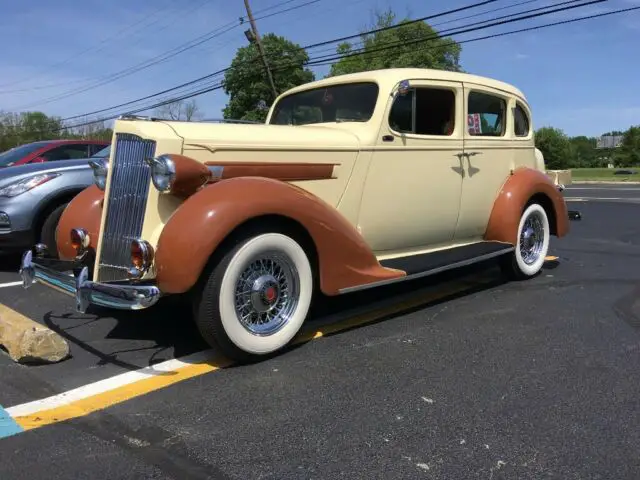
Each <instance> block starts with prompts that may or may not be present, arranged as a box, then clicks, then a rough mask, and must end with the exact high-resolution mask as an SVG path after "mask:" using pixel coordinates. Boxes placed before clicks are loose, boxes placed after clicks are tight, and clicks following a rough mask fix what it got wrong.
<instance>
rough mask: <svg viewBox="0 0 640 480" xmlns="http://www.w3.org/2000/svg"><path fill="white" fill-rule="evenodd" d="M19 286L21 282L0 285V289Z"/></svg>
mask: <svg viewBox="0 0 640 480" xmlns="http://www.w3.org/2000/svg"><path fill="white" fill-rule="evenodd" d="M19 285H22V282H9V283H0V288H7V287H17V286H19Z"/></svg>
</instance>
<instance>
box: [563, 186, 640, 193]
mask: <svg viewBox="0 0 640 480" xmlns="http://www.w3.org/2000/svg"><path fill="white" fill-rule="evenodd" d="M566 190H615V191H616V192H637V191H639V190H640V187H633V188H626V187H623V188H619V187H613V188H607V187H574V186H568V187H567V188H566Z"/></svg>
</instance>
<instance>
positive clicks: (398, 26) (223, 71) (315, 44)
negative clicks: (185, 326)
mask: <svg viewBox="0 0 640 480" xmlns="http://www.w3.org/2000/svg"><path fill="white" fill-rule="evenodd" d="M495 1H497V0H484V1H482V2H479V3H474V4H471V5H467V6H464V7H460V8H455V9H453V10H446V11H444V12H440V13H437V14H433V15H428V16H426V17H422V18H423V19H427V18H438V17H443V16H446V15H450V14H453V13H458V12H461V11H465V10H470V9H472V8H477V7H480V6H483V5H487V4H489V3H493V2H495ZM576 1H577V0H576ZM602 1H604V0H602ZM417 21H419V20H413V21H412V22H411V23H415V22H417ZM405 25H407V23H404V24H397V25H391V26H388V27H384V28H383V29H374V30H371V31H368V32H364V34H371V33H375V32H378V31H382V30H391V29H394V28H400V27H402V26H405ZM359 35H360V34H359ZM357 36H358V35H354V36H352V37H357ZM344 38H346V37H341V38H338V39H336V40H327V41H322V42H319V43H314V44H310V45H305V46H303V47H300V48H301V49H302V50H310V49H313V48H316V47H318V46H323V45H328V44H329V43H336V42H339V41H342V40H343V39H344ZM259 60H260V57H259V56H256V57H255V58H252V59H250V60H248V61H247V64H251V63H253V62H256V61H259ZM231 69H232V67H226V68H223V69H221V70H218V71H216V72H213V73H210V74H207V75H204V76H202V77H199V78H196V79H194V80H191V81H189V82H186V83H183V84H181V85H178V86H175V87H172V88H168V89H165V90H162V91H160V92H157V93H154V94H151V95H147V96H145V97H142V98H139V99H136V100H132V101H129V102H125V103H121V104H119V105H115V106H113V107H109V108H103V109H100V110H96V111H93V112H90V113H85V114H80V115H74V116H72V117H67V118H64V119H63V121H66V120H73V119H75V118H80V117H84V116H87V115H94V114H96V113H103V112H105V111H107V110H113V109H116V108H121V107H125V106H129V105H132V104H134V103H137V102H139V101H142V100H147V99H150V98H153V97H157V96H160V95H163V94H165V93H169V92H171V91H174V90H179V89H180V88H183V87H185V86H189V85H193V84H195V83H198V82H200V81H203V80H207V79H210V78H212V77H214V76H217V75H221V74H223V73H226V72H227V71H229V70H231Z"/></svg>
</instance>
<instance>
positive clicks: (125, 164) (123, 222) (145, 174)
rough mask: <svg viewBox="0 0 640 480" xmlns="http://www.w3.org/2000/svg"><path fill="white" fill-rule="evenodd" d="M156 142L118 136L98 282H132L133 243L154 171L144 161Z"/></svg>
mask: <svg viewBox="0 0 640 480" xmlns="http://www.w3.org/2000/svg"><path fill="white" fill-rule="evenodd" d="M155 147H156V142H154V141H152V140H143V139H142V138H140V137H138V136H136V135H130V134H121V133H118V134H116V148H115V152H114V154H113V156H112V160H111V165H109V168H110V169H112V172H111V186H110V191H109V197H108V198H107V199H105V204H106V207H107V218H106V219H105V222H104V228H103V231H102V244H101V251H100V261H99V262H98V272H97V273H98V279H99V281H101V282H112V281H116V280H125V279H127V278H128V276H127V271H128V269H129V268H130V266H131V253H130V252H131V241H132V240H134V239H137V238H140V235H141V234H142V224H143V222H144V212H145V209H146V206H147V195H148V194H149V183H150V180H151V171H150V167H149V166H148V165H147V164H146V163H145V161H144V159H145V158H148V157H153V156H154V153H155Z"/></svg>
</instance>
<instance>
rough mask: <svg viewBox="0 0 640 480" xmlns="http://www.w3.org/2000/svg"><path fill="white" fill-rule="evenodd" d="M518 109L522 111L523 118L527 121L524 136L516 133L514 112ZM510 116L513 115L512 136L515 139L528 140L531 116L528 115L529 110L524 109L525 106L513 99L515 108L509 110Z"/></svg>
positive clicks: (530, 129)
mask: <svg viewBox="0 0 640 480" xmlns="http://www.w3.org/2000/svg"><path fill="white" fill-rule="evenodd" d="M518 107H520V110H522V112H523V113H524V117H525V119H526V121H527V133H525V134H524V135H518V133H517V132H516V110H517V109H518ZM511 111H512V114H513V136H514V137H515V138H529V137H530V136H531V131H532V128H531V115H530V114H529V110H528V109H527V108H526V107H525V105H524V104H523V103H522V102H521V101H520V100H518V99H517V98H516V99H515V106H514V107H513V108H512V109H511Z"/></svg>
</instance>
